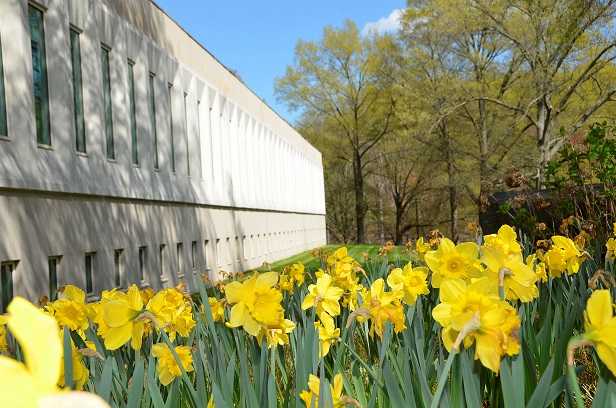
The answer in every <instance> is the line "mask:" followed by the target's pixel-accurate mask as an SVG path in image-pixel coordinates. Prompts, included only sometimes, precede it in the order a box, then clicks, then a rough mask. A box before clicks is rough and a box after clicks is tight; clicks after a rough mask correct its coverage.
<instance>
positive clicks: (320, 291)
mask: <svg viewBox="0 0 616 408" xmlns="http://www.w3.org/2000/svg"><path fill="white" fill-rule="evenodd" d="M343 293H344V291H343V290H342V289H341V288H338V287H336V286H333V285H332V277H331V276H330V275H329V274H323V275H322V276H321V277H320V278H318V279H317V284H316V285H310V286H308V294H307V295H306V297H305V298H304V300H303V302H302V309H303V310H306V309H309V308H311V307H314V308H316V313H317V315H318V316H321V315H322V314H323V313H327V314H329V315H330V316H332V317H333V316H338V315H339V314H340V303H338V300H339V299H340V297H341V296H342V294H343Z"/></svg>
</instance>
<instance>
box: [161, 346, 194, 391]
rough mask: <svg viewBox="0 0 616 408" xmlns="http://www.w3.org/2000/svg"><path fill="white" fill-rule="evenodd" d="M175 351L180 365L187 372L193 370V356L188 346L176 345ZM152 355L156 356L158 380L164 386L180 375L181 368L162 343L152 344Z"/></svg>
mask: <svg viewBox="0 0 616 408" xmlns="http://www.w3.org/2000/svg"><path fill="white" fill-rule="evenodd" d="M175 352H176V353H177V355H178V357H179V358H180V362H181V363H182V367H183V368H184V371H186V372H187V373H189V372H191V371H193V370H194V367H193V358H192V354H191V351H190V347H188V346H177V347H175ZM152 355H153V356H154V357H156V359H157V362H156V373H157V374H158V380H159V381H160V383H161V384H162V385H164V386H167V385H169V384H171V382H172V381H173V380H175V379H176V378H177V377H179V376H180V375H182V370H181V369H180V366H179V365H178V363H177V361H176V360H175V358H174V356H173V353H172V352H171V350H170V349H169V347H168V346H167V345H166V344H164V343H157V344H154V345H153V346H152Z"/></svg>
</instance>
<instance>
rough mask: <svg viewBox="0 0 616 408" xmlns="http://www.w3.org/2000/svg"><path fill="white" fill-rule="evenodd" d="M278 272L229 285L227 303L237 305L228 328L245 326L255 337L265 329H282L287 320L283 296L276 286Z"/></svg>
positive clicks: (226, 286) (259, 275)
mask: <svg viewBox="0 0 616 408" xmlns="http://www.w3.org/2000/svg"><path fill="white" fill-rule="evenodd" d="M277 283H278V274H277V273H276V272H266V273H261V274H259V273H255V274H254V275H252V277H250V278H249V279H247V280H245V281H244V282H238V281H234V282H231V283H229V284H227V285H225V289H224V290H225V295H226V299H227V303H228V304H230V305H233V307H232V308H231V314H230V318H229V322H227V326H228V327H243V328H244V330H246V332H247V333H249V334H250V335H252V336H255V337H257V336H259V333H260V332H261V331H262V330H267V329H268V328H278V327H281V325H282V321H283V319H284V313H283V309H282V305H281V304H280V302H281V301H282V293H280V291H279V290H278V289H276V288H274V286H275V285H276V284H277Z"/></svg>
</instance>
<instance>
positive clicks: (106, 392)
mask: <svg viewBox="0 0 616 408" xmlns="http://www.w3.org/2000/svg"><path fill="white" fill-rule="evenodd" d="M112 380H113V358H112V357H107V359H106V360H105V364H104V366H103V373H102V374H101V378H100V380H99V381H98V383H97V384H96V393H97V394H98V396H99V397H101V398H102V399H104V400H105V401H107V402H109V403H111V400H110V398H109V397H110V395H111V382H112Z"/></svg>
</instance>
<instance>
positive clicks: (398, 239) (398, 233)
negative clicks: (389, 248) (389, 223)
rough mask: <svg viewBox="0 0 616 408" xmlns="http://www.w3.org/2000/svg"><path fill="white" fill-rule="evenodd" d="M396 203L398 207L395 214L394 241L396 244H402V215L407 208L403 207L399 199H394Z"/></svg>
mask: <svg viewBox="0 0 616 408" xmlns="http://www.w3.org/2000/svg"><path fill="white" fill-rule="evenodd" d="M394 205H395V207H396V214H395V218H396V221H395V225H394V243H395V244H396V245H402V217H403V215H404V211H405V209H403V208H402V205H401V204H400V203H399V202H398V200H395V201H394Z"/></svg>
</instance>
